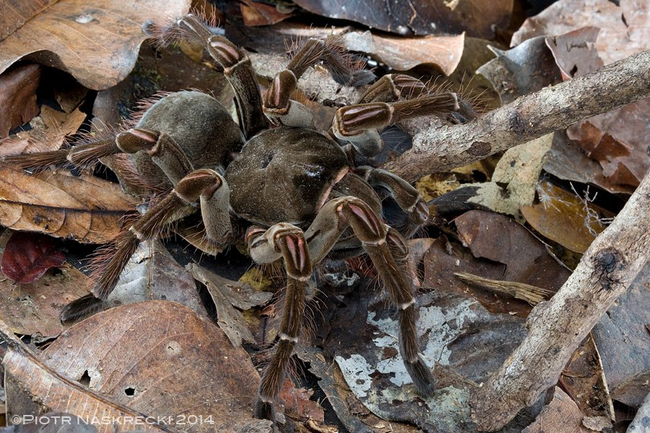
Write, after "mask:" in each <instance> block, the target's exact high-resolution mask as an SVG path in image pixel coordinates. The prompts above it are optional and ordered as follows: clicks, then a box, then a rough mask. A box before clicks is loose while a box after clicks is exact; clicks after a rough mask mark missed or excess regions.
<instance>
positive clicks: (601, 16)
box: [512, 0, 650, 65]
mask: <svg viewBox="0 0 650 433" xmlns="http://www.w3.org/2000/svg"><path fill="white" fill-rule="evenodd" d="M649 7H650V6H649V4H648V2H647V1H643V0H621V1H620V7H619V6H617V4H616V3H614V2H611V1H608V0H588V1H585V0H560V1H558V2H555V3H553V4H552V5H551V6H549V7H548V8H546V9H545V10H544V11H543V12H541V13H540V14H538V15H536V16H534V17H532V18H528V19H527V20H526V21H525V22H524V24H523V25H522V26H521V28H520V29H519V30H518V31H517V32H516V33H515V34H514V35H513V36H512V45H513V46H514V45H519V44H521V43H522V42H523V41H525V40H527V39H530V38H533V37H535V36H540V35H562V34H565V33H567V32H570V31H572V30H576V29H579V28H581V27H588V26H589V27H597V28H599V29H600V32H599V33H598V38H597V40H596V49H597V50H598V55H599V56H600V58H601V59H603V61H604V63H605V64H606V65H608V64H610V63H612V62H615V61H616V60H620V59H623V58H625V57H629V56H631V55H632V54H635V53H639V52H641V51H644V50H647V49H648V44H649V43H650V26H649V24H650V10H649Z"/></svg>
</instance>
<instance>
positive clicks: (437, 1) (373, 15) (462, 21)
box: [295, 0, 513, 39]
mask: <svg viewBox="0 0 650 433" xmlns="http://www.w3.org/2000/svg"><path fill="white" fill-rule="evenodd" d="M295 3H296V4H298V5H299V6H300V7H302V8H305V9H307V10H308V11H310V12H313V13H316V14H319V15H324V16H327V17H330V18H340V19H345V20H351V21H356V22H360V23H362V24H364V25H367V26H369V27H374V28H377V29H380V30H385V31H388V32H392V33H397V34H400V35H413V34H415V35H429V34H459V33H462V32H464V31H466V32H467V34H468V35H469V36H477V37H483V38H486V39H491V38H492V37H493V36H494V29H495V28H497V27H502V28H503V27H505V26H507V25H508V22H509V21H510V15H511V13H512V3H513V2H512V0H494V1H490V2H486V1H482V0H467V1H446V0H429V1H426V2H411V1H399V2H385V1H384V0H371V1H368V0H361V1H360V0H352V1H346V2H338V1H321V0H296V1H295Z"/></svg>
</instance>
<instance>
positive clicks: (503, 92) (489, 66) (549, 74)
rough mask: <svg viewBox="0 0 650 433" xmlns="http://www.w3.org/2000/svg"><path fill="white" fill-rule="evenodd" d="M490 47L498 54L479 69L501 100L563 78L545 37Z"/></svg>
mask: <svg viewBox="0 0 650 433" xmlns="http://www.w3.org/2000/svg"><path fill="white" fill-rule="evenodd" d="M490 49H491V50H492V51H493V52H494V54H496V55H497V57H496V58H495V59H493V60H490V61H489V62H487V63H486V64H485V65H483V66H481V67H480V68H478V70H477V71H476V72H477V73H479V74H481V75H483V76H484V77H485V78H487V79H488V80H489V81H490V82H491V83H492V86H494V89H495V90H496V91H497V93H499V97H500V98H501V103H502V104H508V103H510V102H512V101H514V100H515V99H517V98H518V97H520V96H522V95H526V94H528V93H532V92H535V91H537V90H541V89H542V88H544V87H546V86H548V85H551V84H557V83H559V82H561V81H562V78H561V76H560V73H559V72H558V69H557V66H556V65H555V62H554V61H553V56H552V54H551V52H550V50H549V49H548V47H547V46H546V39H545V38H544V37H541V36H540V37H537V38H533V39H530V40H527V41H525V42H524V43H522V44H521V45H518V46H516V47H515V48H512V49H510V50H507V51H504V50H500V49H498V48H494V47H490Z"/></svg>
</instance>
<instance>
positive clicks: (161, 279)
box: [106, 239, 208, 316]
mask: <svg viewBox="0 0 650 433" xmlns="http://www.w3.org/2000/svg"><path fill="white" fill-rule="evenodd" d="M151 300H167V301H173V302H178V303H179V304H183V305H185V306H187V307H189V308H191V309H192V310H194V311H195V312H196V313H197V314H199V315H202V316H207V315H208V313H207V312H206V310H205V307H204V306H203V303H202V302H201V297H200V296H199V293H198V291H197V290H196V284H195V283H194V278H192V276H191V275H190V273H189V272H188V271H187V270H186V269H185V268H184V267H183V266H181V265H180V264H179V263H178V262H177V261H176V260H175V259H174V258H173V257H172V256H171V255H170V254H169V252H167V250H166V249H165V247H164V245H163V244H162V242H161V241H160V240H157V239H154V240H149V241H146V242H142V243H140V245H139V246H138V249H137V250H136V251H135V254H133V256H132V257H131V259H130V260H129V263H128V264H127V266H126V268H125V269H124V271H123V272H122V274H121V275H120V279H119V281H118V282H117V285H116V286H115V289H114V290H113V291H112V292H111V294H110V295H109V296H108V299H106V304H107V305H109V306H117V305H123V304H130V303H134V302H140V301H151Z"/></svg>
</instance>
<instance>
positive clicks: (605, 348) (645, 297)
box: [593, 263, 650, 407]
mask: <svg viewBox="0 0 650 433" xmlns="http://www.w3.org/2000/svg"><path fill="white" fill-rule="evenodd" d="M649 284H650V263H646V264H645V266H644V267H643V269H642V270H641V271H640V272H639V274H638V275H637V277H636V278H635V279H634V281H633V282H632V284H631V285H630V288H629V289H628V290H627V292H626V293H625V294H624V295H622V296H621V297H620V298H619V299H618V300H617V301H616V303H615V304H614V305H613V306H611V307H610V308H609V310H608V311H607V314H606V315H604V316H603V317H602V318H601V319H600V321H599V322H598V323H597V324H596V326H595V327H594V330H593V336H594V341H595V342H596V345H597V346H598V351H599V353H600V358H601V360H602V363H603V370H604V371H605V377H606V378H607V385H608V387H609V390H610V392H611V395H612V398H613V399H614V400H617V401H620V402H622V403H625V404H626V405H629V406H632V407H639V406H640V405H641V404H642V403H643V399H644V397H645V396H646V395H648V393H649V392H650V351H648V338H650V328H649V327H648V325H649V324H650V309H648V305H650V291H649V290H648V285H649Z"/></svg>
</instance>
